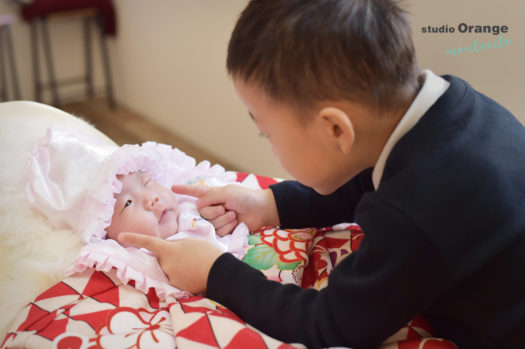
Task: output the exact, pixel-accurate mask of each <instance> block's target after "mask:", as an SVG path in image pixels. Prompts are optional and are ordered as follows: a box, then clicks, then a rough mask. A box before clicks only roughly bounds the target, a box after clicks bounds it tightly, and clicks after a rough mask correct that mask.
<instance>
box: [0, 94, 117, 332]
mask: <svg viewBox="0 0 525 349" xmlns="http://www.w3.org/2000/svg"><path fill="white" fill-rule="evenodd" d="M59 125H60V126H70V127H74V128H78V129H80V130H83V131H85V132H88V133H91V134H93V135H94V136H96V137H100V139H101V140H103V141H105V142H108V143H109V144H114V142H113V141H111V140H110V139H109V138H108V137H106V136H105V135H104V134H102V133H101V132H99V131H98V130H96V129H95V128H94V127H93V126H91V125H89V124H88V123H87V122H85V121H84V120H82V119H80V118H77V117H74V116H72V115H70V114H68V113H65V112H63V111H61V110H58V109H56V108H53V107H50V106H47V105H43V104H39V103H35V102H27V101H15V102H4V103H0V164H2V166H1V168H0V314H2V316H1V317H0V338H3V337H4V336H5V334H6V333H7V329H8V326H9V325H10V324H11V323H12V322H13V320H14V318H15V317H16V316H17V315H18V313H19V312H20V311H21V310H22V309H23V308H24V306H25V305H26V304H27V303H28V302H30V301H31V300H32V299H33V298H35V297H36V296H37V295H38V294H40V293H41V292H42V291H44V290H46V289H47V288H49V287H51V286H52V285H54V284H55V283H56V282H58V281H60V280H61V279H62V278H63V277H64V270H65V269H66V268H67V267H69V266H70V265H71V261H72V260H73V258H74V257H75V256H76V255H77V254H78V251H79V249H80V239H79V238H78V236H76V235H74V234H73V233H72V232H71V231H69V230H54V229H53V228H52V227H51V226H50V225H49V223H48V222H47V219H46V218H45V217H43V216H42V215H41V214H40V213H38V212H37V211H36V210H35V209H33V208H32V207H31V206H30V204H29V203H28V201H27V199H26V194H25V177H24V173H25V170H24V169H25V168H26V165H27V154H28V153H29V151H30V150H31V149H32V148H33V146H34V145H35V143H36V141H37V140H38V139H40V138H42V137H43V136H44V132H45V130H46V128H47V127H49V126H59ZM58 246H60V249H59V250H60V253H57V247H58Z"/></svg>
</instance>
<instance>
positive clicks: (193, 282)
mask: <svg viewBox="0 0 525 349" xmlns="http://www.w3.org/2000/svg"><path fill="white" fill-rule="evenodd" d="M118 240H119V242H120V243H121V244H126V246H134V247H137V248H141V247H143V248H145V249H147V250H149V251H151V252H153V253H154V254H155V255H156V256H157V259H158V261H159V264H160V266H161V268H162V270H164V273H165V274H166V275H167V276H168V280H169V282H170V284H172V285H173V286H175V287H177V288H179V289H181V290H184V291H188V292H190V293H192V294H200V293H203V292H205V291H206V283H207V282H208V274H209V273H210V269H211V267H212V265H213V263H214V262H215V260H216V259H217V258H219V256H220V255H221V254H222V253H223V252H222V251H221V250H220V249H218V248H217V247H216V246H215V245H213V244H211V243H209V242H208V241H205V240H199V239H180V240H173V241H166V240H162V239H159V238H156V237H153V236H149V235H143V234H135V233H121V234H119V236H118Z"/></svg>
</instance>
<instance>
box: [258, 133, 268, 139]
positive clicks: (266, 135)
mask: <svg viewBox="0 0 525 349" xmlns="http://www.w3.org/2000/svg"><path fill="white" fill-rule="evenodd" d="M259 137H262V138H268V134H267V133H264V132H259Z"/></svg>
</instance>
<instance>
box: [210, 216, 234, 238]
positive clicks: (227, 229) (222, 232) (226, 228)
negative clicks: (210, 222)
mask: <svg viewBox="0 0 525 349" xmlns="http://www.w3.org/2000/svg"><path fill="white" fill-rule="evenodd" d="M237 224H238V222H237V220H236V219H234V220H233V221H231V222H230V223H228V224H226V225H223V226H222V227H220V228H219V229H215V233H216V234H217V235H219V236H226V235H228V234H231V232H232V231H233V229H235V227H236V226H237Z"/></svg>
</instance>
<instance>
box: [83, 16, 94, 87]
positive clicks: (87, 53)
mask: <svg viewBox="0 0 525 349" xmlns="http://www.w3.org/2000/svg"><path fill="white" fill-rule="evenodd" d="M83 22H84V63H85V70H86V94H87V95H88V96H89V97H93V95H94V94H95V93H94V87H93V59H92V56H93V52H92V47H91V22H92V17H87V18H84V20H83Z"/></svg>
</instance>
